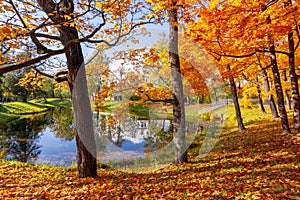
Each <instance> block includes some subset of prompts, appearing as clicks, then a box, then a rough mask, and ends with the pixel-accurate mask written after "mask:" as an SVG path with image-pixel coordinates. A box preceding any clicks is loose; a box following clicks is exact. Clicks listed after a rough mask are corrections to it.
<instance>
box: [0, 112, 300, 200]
mask: <svg viewBox="0 0 300 200" xmlns="http://www.w3.org/2000/svg"><path fill="white" fill-rule="evenodd" d="M242 112H243V114H244V121H245V122H246V124H247V125H246V128H247V129H246V130H245V131H243V132H240V133H238V132H236V125H235V123H236V122H235V121H234V119H233V113H234V110H233V107H229V108H228V109H227V110H226V118H227V119H228V120H227V121H226V125H225V127H224V128H223V132H222V134H221V136H220V138H219V142H218V143H217V145H216V146H215V147H214V149H213V150H212V151H211V152H210V153H208V154H207V155H206V156H204V155H202V156H199V149H200V147H201V145H202V142H203V138H201V137H197V139H196V140H195V141H194V142H193V144H192V145H191V147H190V149H189V151H188V155H189V160H190V162H189V163H187V164H183V165H181V166H180V167H177V166H175V165H169V166H166V167H165V168H163V169H160V170H156V171H151V172H145V173H139V174H134V173H127V172H123V171H118V170H115V169H100V168H99V169H98V174H99V176H100V177H99V178H94V179H92V178H85V179H78V178H77V177H76V174H77V172H76V168H75V166H73V167H70V168H56V167H49V166H44V165H31V164H24V163H20V162H9V161H3V160H1V161H0V183H1V184H0V199H1V198H4V199H6V198H7V199H9V198H13V199H22V198H25V199H26V198H29V199H31V198H32V199H35V198H37V199H297V198H299V196H300V179H299V166H300V154H299V152H300V140H299V137H297V136H296V134H292V135H283V134H282V132H281V126H280V123H279V119H271V116H270V115H269V114H267V115H262V114H260V112H259V111H258V110H246V109H242Z"/></svg>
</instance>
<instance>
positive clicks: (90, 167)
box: [60, 27, 97, 178]
mask: <svg viewBox="0 0 300 200" xmlns="http://www.w3.org/2000/svg"><path fill="white" fill-rule="evenodd" d="M60 31H61V35H62V37H63V38H64V42H65V44H67V43H68V42H69V41H70V40H72V39H77V38H78V32H77V30H76V29H75V28H72V27H69V28H68V29H67V30H66V28H64V29H60ZM66 57H67V64H68V71H69V77H68V82H69V87H70V91H71V97H72V104H73V108H74V117H75V128H76V131H75V133H76V134H75V138H76V147H77V168H78V176H79V177H81V178H83V177H96V176H97V171H96V169H97V166H96V163H97V162H96V144H95V138H94V132H93V119H92V110H91V105H90V100H89V96H88V88H87V81H86V73H85V66H84V58H83V54H82V49H81V46H80V44H78V43H75V44H73V45H71V47H70V48H68V49H67V51H66Z"/></svg>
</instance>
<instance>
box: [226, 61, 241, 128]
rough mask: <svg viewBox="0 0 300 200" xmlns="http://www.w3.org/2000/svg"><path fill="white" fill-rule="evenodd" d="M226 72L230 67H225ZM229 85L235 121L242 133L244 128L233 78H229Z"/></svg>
mask: <svg viewBox="0 0 300 200" xmlns="http://www.w3.org/2000/svg"><path fill="white" fill-rule="evenodd" d="M227 70H228V71H230V66H229V65H228V66H227ZM229 83H230V90H231V95H232V100H233V104H234V109H235V116H236V121H237V123H238V130H239V131H242V130H245V126H244V123H243V118H242V114H241V109H240V105H239V99H238V94H237V89H236V85H235V81H234V78H233V77H230V78H229Z"/></svg>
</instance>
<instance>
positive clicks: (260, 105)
mask: <svg viewBox="0 0 300 200" xmlns="http://www.w3.org/2000/svg"><path fill="white" fill-rule="evenodd" d="M256 82H258V78H256ZM256 88H257V98H258V104H259V108H260V111H261V112H262V113H263V114H266V110H265V107H264V102H263V100H262V95H261V89H260V85H259V84H256Z"/></svg>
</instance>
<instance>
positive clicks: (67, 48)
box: [0, 0, 159, 177]
mask: <svg viewBox="0 0 300 200" xmlns="http://www.w3.org/2000/svg"><path fill="white" fill-rule="evenodd" d="M63 2H65V1H63ZM66 2H67V4H61V3H60V4H57V3H56V2H54V1H51V0H37V1H21V2H20V1H13V0H11V1H1V5H2V7H1V9H0V14H1V19H3V21H1V22H0V30H1V34H0V41H1V43H2V44H3V45H7V46H8V47H10V51H9V52H8V53H7V54H5V55H2V57H1V64H0V65H1V68H0V74H2V73H6V72H9V71H13V70H17V69H21V68H24V67H30V66H33V65H39V64H42V63H43V61H45V60H47V59H53V58H55V57H56V58H57V56H58V55H64V57H65V62H66V66H67V70H66V72H67V74H66V76H64V80H66V81H67V82H68V85H69V89H70V93H71V97H72V103H73V107H74V116H75V126H76V130H75V138H76V146H77V166H78V176H79V177H89V176H90V177H95V176H96V175H97V172H96V158H95V155H96V150H95V149H96V148H95V141H94V134H93V124H92V113H91V106H90V101H89V95H88V92H87V91H88V90H87V83H86V77H85V68H84V56H83V50H82V47H81V44H83V43H85V44H87V45H90V46H91V47H94V48H95V47H97V45H96V44H105V45H107V46H114V45H116V44H118V43H119V42H120V41H121V40H122V38H125V37H126V36H128V35H129V34H130V33H132V31H133V30H134V29H136V28H137V27H139V26H140V25H143V24H147V23H152V22H154V21H155V19H154V18H152V17H149V18H148V19H144V18H143V16H144V14H145V13H146V14H148V10H147V9H146V6H145V4H144V3H143V2H140V1H86V2H81V1H73V0H70V1H66ZM156 20H159V19H156ZM15 49H18V51H15ZM19 51H24V52H25V51H26V52H28V54H24V55H22V56H18V55H17V54H16V53H17V52H19Z"/></svg>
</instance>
